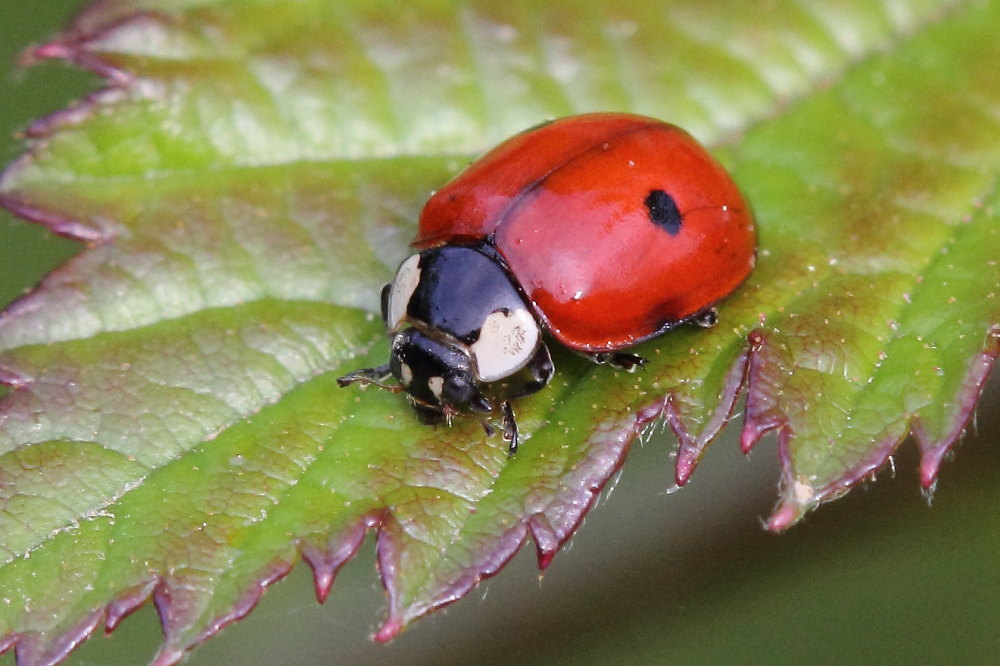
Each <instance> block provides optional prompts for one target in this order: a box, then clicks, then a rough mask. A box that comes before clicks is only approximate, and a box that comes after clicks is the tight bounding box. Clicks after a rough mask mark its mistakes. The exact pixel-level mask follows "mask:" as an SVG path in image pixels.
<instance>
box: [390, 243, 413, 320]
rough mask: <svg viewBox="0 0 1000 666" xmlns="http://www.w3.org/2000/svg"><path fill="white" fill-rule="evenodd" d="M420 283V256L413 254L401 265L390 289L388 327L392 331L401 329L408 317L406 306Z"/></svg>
mask: <svg viewBox="0 0 1000 666" xmlns="http://www.w3.org/2000/svg"><path fill="white" fill-rule="evenodd" d="M419 283H420V255H419V254H413V255H410V256H409V257H408V258H407V260H406V261H404V262H403V263H402V264H400V266H399V270H398V271H396V278H395V279H394V280H393V281H392V287H391V288H390V289H389V317H388V321H387V322H386V325H387V326H388V327H389V330H390V331H395V330H396V329H397V328H399V325H400V324H401V323H402V321H403V318H404V317H406V306H408V305H409V304H410V297H411V296H413V292H414V291H416V289H417V284H419Z"/></svg>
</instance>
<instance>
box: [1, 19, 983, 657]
mask: <svg viewBox="0 0 1000 666" xmlns="http://www.w3.org/2000/svg"><path fill="white" fill-rule="evenodd" d="M998 21H1000V7H998V6H997V5H996V3H985V4H980V3H974V2H964V3H963V2H930V1H926V2H917V1H913V2H909V3H904V4H900V3H896V2H893V3H885V4H884V5H878V4H873V3H864V2H860V1H858V2H854V3H847V4H838V5H836V6H827V5H821V4H819V3H808V4H807V3H802V4H796V3H793V2H785V3H778V4H776V5H775V6H774V7H773V9H771V10H770V11H769V13H768V15H767V20H766V21H762V20H761V17H759V16H748V15H747V14H746V13H745V10H744V9H743V8H742V7H740V6H739V5H732V4H725V3H718V4H712V3H704V2H686V3H685V2H678V3H674V4H671V5H669V6H664V5H662V3H658V2H652V1H647V2H636V3H631V4H630V5H629V6H628V7H627V8H613V7H610V6H607V5H606V4H605V3H596V2H590V3H579V2H574V3H571V2H549V3H545V4H544V6H541V5H540V4H539V3H534V2H528V1H527V0H522V1H514V2H510V1H508V2H503V3H499V2H478V3H458V2H445V1H442V0H438V1H432V0H426V1H421V2H413V3H406V4H405V5H402V6H401V5H399V4H398V3H388V2H378V3H373V2H346V1H345V2H340V3H328V2H320V1H316V2H298V3H287V2H280V1H278V0H270V1H267V0H257V1H255V2H252V3H250V2H239V3H237V2H234V1H232V0H231V1H229V2H225V1H223V0H219V1H216V2H210V1H207V0H205V1H201V2H193V1H190V2H168V1H167V0H161V1H160V2H153V1H152V0H150V1H149V2H137V1H127V0H117V1H115V2H111V1H107V2H100V3H96V4H94V5H93V6H92V7H91V8H90V9H89V10H87V11H85V12H84V13H83V14H82V15H81V16H80V17H78V19H77V20H76V21H75V23H74V24H73V26H72V27H71V28H70V30H69V31H68V32H67V33H66V34H65V35H63V36H62V37H60V38H58V39H57V40H55V41H53V42H51V43H49V44H47V45H44V46H42V47H39V48H37V49H35V51H34V52H33V54H34V56H35V57H37V58H52V57H61V58H66V59H69V60H71V61H74V62H76V63H78V64H79V65H81V66H84V67H87V68H90V69H92V70H94V71H96V72H98V73H100V74H102V75H104V76H105V77H106V78H107V80H108V87H107V88H106V89H105V90H103V91H101V92H99V93H96V94H94V95H93V96H91V97H90V98H88V99H87V100H84V101H83V102H81V103H79V104H77V105H75V106H73V107H72V108H70V109H68V110H66V111H63V112H59V113H56V114H54V115H52V116H49V117H48V118H45V119H42V120H40V121H38V122H37V123H35V124H34V125H33V126H32V127H31V128H30V129H29V132H28V134H29V137H30V139H31V147H30V151H29V152H28V153H27V154H26V155H25V156H23V157H22V158H21V159H19V160H18V161H17V162H15V163H14V164H13V165H11V166H10V167H9V168H8V170H7V171H6V172H5V174H4V176H3V178H2V180H0V200H2V203H3V204H4V206H5V207H7V208H8V209H9V210H12V211H15V212H17V213H19V214H21V215H22V216H24V217H25V218H28V219H32V220H35V221H38V222H41V223H43V224H45V225H46V226H48V227H49V228H50V229H52V230H54V231H56V232H58V233H61V234H64V235H68V236H71V237H74V238H78V239H80V240H82V241H85V242H86V243H87V244H88V246H87V248H86V249H85V250H83V251H82V252H81V253H80V254H79V255H78V256H77V257H75V258H74V259H72V260H71V261H69V262H67V263H66V264H65V265H64V266H63V267H62V268H60V269H58V270H57V271H55V272H53V273H52V274H51V275H50V276H49V277H48V278H46V280H45V281H44V282H43V283H42V284H40V285H39V286H38V288H37V289H35V290H34V291H33V292H32V293H31V294H29V295H27V296H26V297H24V298H22V299H21V300H19V301H18V302H16V303H15V304H14V305H12V306H11V307H10V308H8V310H7V311H6V312H5V313H4V315H3V316H2V318H0V373H2V378H3V379H4V380H5V381H6V382H7V383H9V384H10V385H11V386H12V387H13V388H14V390H13V391H12V392H11V393H10V394H9V395H8V396H7V397H6V398H5V399H4V400H3V402H2V403H0V470H2V473H0V479H2V483H3V488H4V493H3V494H2V495H0V501H2V502H3V507H4V511H3V512H2V515H3V516H4V518H3V519H4V521H6V524H5V525H4V527H5V529H4V530H3V532H2V534H4V539H3V542H2V544H0V545H2V550H0V553H2V554H3V564H2V566H0V598H4V599H12V600H24V602H25V603H23V604H20V603H10V604H7V605H5V606H0V635H2V636H4V637H5V639H4V642H3V645H5V646H7V647H9V646H11V645H14V644H16V646H17V654H18V658H19V661H21V662H23V663H26V664H33V663H45V662H51V661H54V660H59V659H60V658H61V657H62V656H63V655H64V654H65V653H66V652H67V651H68V650H70V649H72V647H73V646H74V645H75V644H76V643H77V642H78V641H79V640H81V639H82V638H84V637H85V636H86V635H88V634H89V633H90V632H91V631H92V630H93V629H94V628H95V627H96V626H97V625H98V624H100V623H104V624H105V625H106V626H108V627H114V626H115V625H116V624H117V623H118V622H119V621H120V620H121V619H122V617H123V616H124V615H125V614H127V613H128V612H129V611H130V610H132V609H133V608H135V607H136V606H137V605H139V604H141V603H143V602H144V601H145V600H146V599H147V598H149V597H150V596H152V598H153V599H154V601H155V603H156V605H157V608H158V610H159V611H160V614H161V617H162V620H163V627H164V632H165V642H164V645H163V648H162V650H161V653H160V655H159V657H158V661H159V662H160V663H173V662H175V661H177V660H179V659H180V658H181V657H182V655H183V653H184V652H185V651H186V650H188V649H190V647H191V646H193V645H195V644H197V643H198V642H200V641H202V640H204V639H205V638H206V637H208V636H209V635H211V634H212V633H214V632H215V631H217V630H218V628H219V627H221V626H222V625H224V624H225V623H227V622H229V621H232V620H233V619H236V618H238V617H240V616H242V615H243V614H245V613H246V612H248V611H249V610H250V609H251V608H252V606H253V604H254V603H255V601H256V599H257V598H258V597H259V595H260V593H261V591H262V590H263V588H264V587H265V586H266V585H267V584H269V583H270V582H271V581H273V580H274V579H275V578H277V577H279V576H281V575H283V574H284V573H285V572H286V571H287V570H288V569H289V568H290V567H291V566H293V564H294V563H295V562H296V560H297V558H298V555H299V553H301V554H302V555H303V557H304V558H305V559H306V560H307V561H308V562H309V563H310V564H311V565H312V567H313V569H314V572H315V577H316V589H317V593H318V595H319V596H320V598H324V597H325V596H326V594H327V592H328V591H329V589H330V585H331V584H332V582H333V578H334V576H335V574H336V572H337V570H338V569H339V567H340V566H341V565H342V564H343V563H344V562H345V561H346V560H347V559H348V558H350V556H351V555H352V554H353V553H354V551H355V550H356V549H357V548H358V547H359V545H360V543H361V540H362V538H363V536H364V534H365V533H366V531H367V530H369V529H375V530H377V534H378V537H377V543H378V553H379V566H380V571H381V574H382V578H383V581H384V583H385V586H386V589H387V594H388V602H389V612H388V617H387V619H386V621H385V623H384V624H383V626H382V628H381V629H380V630H379V632H378V634H377V638H379V639H381V640H387V639H389V638H391V637H393V636H394V635H395V634H397V633H398V632H399V631H400V630H401V629H402V628H403V627H404V626H405V625H406V624H407V623H408V622H410V621H411V620H412V619H414V618H416V617H419V616H421V615H423V614H425V613H427V612H429V611H431V610H433V609H434V608H436V607H438V606H441V605H443V604H446V603H448V602H450V601H453V600H455V599H457V598H458V597H460V596H462V595H463V594H465V593H466V592H468V591H469V590H470V589H471V588H472V587H473V586H474V585H475V584H476V583H477V582H478V581H479V580H480V579H481V578H482V577H484V576H489V575H492V574H495V573H496V572H497V571H499V569H500V568H501V567H502V566H503V565H504V563H505V562H506V561H507V560H508V559H509V558H510V557H511V556H512V555H513V554H514V552H516V550H517V549H518V548H519V547H520V545H521V544H522V543H523V541H524V540H525V539H526V537H527V536H528V535H529V534H530V535H531V537H532V538H533V540H534V541H535V543H536V546H537V549H538V552H539V562H540V564H541V565H542V566H543V567H544V566H545V565H546V564H548V562H549V561H550V560H551V558H552V556H553V555H554V553H555V552H556V551H557V549H558V548H559V546H560V545H561V544H562V543H564V542H565V541H566V540H567V539H568V538H569V536H570V535H571V534H572V533H573V531H574V530H575V528H576V526H577V525H578V524H579V522H580V521H581V520H582V518H583V516H584V514H585V513H586V511H587V509H588V508H589V506H590V504H591V503H592V502H593V500H594V497H595V495H596V493H597V491H598V490H599V489H600V488H601V487H602V485H603V484H604V483H605V482H606V481H607V479H608V477H609V476H610V475H611V473H612V472H613V471H614V470H615V469H617V468H618V467H619V466H620V465H621V463H622V460H623V457H624V454H625V452H626V451H627V448H628V446H629V444H630V442H631V441H632V440H633V439H634V438H635V437H636V436H637V435H638V434H640V433H642V432H645V431H647V430H648V429H650V428H652V427H655V426H656V425H657V424H661V423H666V424H668V425H669V426H670V427H671V428H672V429H673V430H674V431H675V432H676V433H677V434H678V436H679V437H680V440H681V445H680V450H679V451H678V458H677V469H676V477H677V480H678V482H679V483H684V482H685V481H687V479H688V478H689V477H690V475H691V473H692V472H693V469H694V467H695V465H696V464H697V461H698V460H699V459H700V457H701V455H702V452H703V450H704V447H705V446H706V445H707V444H708V442H709V441H710V440H711V439H712V438H713V437H714V436H715V435H716V434H717V433H718V432H719V430H720V429H721V428H722V426H723V425H724V424H725V422H726V421H727V420H728V418H729V416H730V412H731V411H732V410H733V407H734V405H735V404H736V401H737V398H738V396H739V393H740V389H741V387H742V386H743V384H744V381H743V380H744V379H746V383H747V384H748V393H747V399H746V400H747V403H746V416H745V419H744V426H743V428H744V429H743V437H742V440H743V445H744V448H745V449H747V450H748V449H749V448H750V447H751V446H752V445H753V444H754V442H755V441H757V439H758V438H759V437H760V436H761V435H762V434H763V433H764V432H766V431H768V430H771V429H777V430H778V437H779V444H780V447H779V450H780V453H781V457H782V461H783V464H784V478H783V491H782V504H781V505H780V507H779V509H778V510H777V512H776V513H775V515H774V517H773V518H772V519H771V521H770V523H769V525H770V527H771V528H772V529H783V528H784V527H787V526H788V525H790V524H791V523H792V522H794V521H795V520H796V519H798V518H799V517H800V516H801V515H802V514H803V513H804V512H805V511H806V510H808V509H810V508H812V507H813V506H815V505H816V504H818V503H819V502H821V501H823V500H826V499H830V498H833V497H836V496H838V495H840V494H842V493H843V492H845V491H846V490H847V489H848V488H849V487H851V486H852V485H853V484H855V483H857V482H858V481H859V480H860V479H862V478H864V477H866V476H868V475H869V474H870V473H872V472H873V471H875V470H877V469H878V468H880V467H881V466H882V465H883V464H884V463H885V461H886V460H887V458H888V456H889V455H890V454H891V453H892V452H893V450H894V449H895V447H896V446H897V445H898V444H899V443H900V441H902V439H903V438H904V437H905V436H906V435H907V434H908V433H909V432H911V431H912V432H913V433H914V434H915V436H916V438H917V442H918V444H919V445H920V447H921V449H922V452H923V466H922V481H923V483H924V484H925V486H928V487H929V486H931V485H932V484H933V482H934V479H935V478H936V474H937V469H938V465H939V463H940V460H941V457H942V455H943V454H944V453H945V451H947V450H948V448H949V447H950V446H951V445H952V444H953V443H954V441H955V440H956V439H957V438H958V436H959V435H960V433H961V430H962V429H963V427H964V426H965V424H966V422H967V421H968V418H969V416H970V414H971V413H972V409H973V407H974V404H975V401H976V399H977V397H978V394H979V391H980V388H981V386H982V383H983V381H984V380H985V376H986V373H987V372H988V370H989V368H990V366H991V365H992V362H993V359H995V357H996V355H997V347H998V339H1000V302H998V301H1000V298H998V297H997V293H998V292H1000V268H998V266H997V255H998V253H997V250H996V248H997V247H1000V225H998V224H997V214H996V210H997V175H996V174H997V173H998V172H1000V169H998V166H1000V150H998V144H997V142H996V140H995V138H994V137H995V136H996V135H997V130H998V128H997V124H998V120H997V119H998V118H1000V114H997V113H996V109H997V108H1000V82H998V81H997V78H996V76H995V72H994V71H993V69H994V68H993V65H992V63H995V62H996V61H997V60H998V58H1000V43H998V42H997V40H996V39H995V37H994V36H993V34H992V26H993V25H996V24H997V22H998ZM609 109H614V110H630V111H637V112H641V113H646V114H649V115H654V116H657V117H661V118H664V119H667V120H670V121H671V122H675V123H677V124H680V125H682V126H684V127H686V128H688V129H689V130H690V131H692V132H693V133H694V134H695V135H696V136H698V137H699V138H700V139H702V140H703V141H705V142H707V143H708V144H710V145H712V146H714V147H715V148H716V149H717V150H718V151H719V152H720V154H721V156H722V157H723V159H724V160H725V161H726V162H727V163H728V164H729V165H730V166H731V167H732V169H733V172H734V174H735V176H736V177H737V179H738V181H739V183H740V184H741V186H742V187H743V188H744V190H745V192H746V194H747V196H748V198H749V200H750V201H751V202H752V203H753V205H754V208H755V211H756V215H757V218H758V223H759V231H760V257H759V259H760V260H759V264H758V268H757V271H756V272H755V274H754V275H753V277H752V278H751V280H750V282H749V283H748V284H747V285H745V286H744V288H742V289H741V290H740V291H739V292H738V293H737V294H735V295H734V296H733V297H732V298H730V299H728V300H727V301H726V302H725V303H724V304H723V305H722V308H721V315H722V317H721V320H720V323H719V325H717V326H716V327H715V328H714V329H711V330H709V331H700V330H698V331H696V330H678V331H676V332H674V333H672V334H670V335H668V336H665V337H663V338H661V339H658V340H655V341H652V342H650V343H647V344H645V345H643V346H642V347H641V348H639V350H638V351H639V353H641V354H643V355H645V356H647V357H648V358H649V359H650V361H651V362H650V364H649V367H648V369H647V371H646V372H644V373H641V374H640V375H627V374H622V373H615V372H613V371H610V370H608V369H606V368H598V367H593V366H591V365H589V364H588V363H586V362H585V361H583V360H581V359H577V358H575V357H573V356H572V355H569V354H567V353H564V352H556V356H555V359H556V364H557V367H558V372H557V377H556V380H555V381H554V382H553V384H552V385H551V386H550V387H549V388H548V389H546V390H545V391H543V392H541V393H539V394H538V395H536V396H533V397H532V398H530V399H525V400H522V401H519V402H518V404H517V409H518V417H519V423H520V424H521V429H522V432H523V435H524V437H525V440H526V441H525V442H524V444H523V447H522V450H521V452H520V453H519V454H518V456H517V457H516V458H514V459H513V460H508V459H507V457H506V454H505V448H504V444H503V442H501V441H499V438H487V437H485V436H484V435H483V433H482V429H481V427H480V426H479V424H478V423H477V422H476V421H475V420H473V419H458V420H456V421H455V423H454V424H453V425H452V426H451V427H450V428H449V427H438V428H430V427H426V426H422V425H420V424H419V423H417V421H416V419H415V418H414V416H413V415H412V414H411V413H410V410H408V409H407V408H406V406H405V401H403V400H402V398H400V396H394V395H390V394H387V393H383V392H377V391H374V390H370V391H366V392H364V393H361V392H359V391H356V390H340V389H338V388H337V387H336V384H335V378H336V377H337V376H339V375H341V374H343V373H345V372H347V371H349V370H352V369H355V368H357V367H361V366H364V365H372V364H378V363H380V362H382V361H383V360H384V359H385V358H386V355H387V353H388V350H387V345H386V343H385V340H384V336H383V335H382V333H381V331H380V326H379V323H378V322H377V320H376V318H375V317H374V316H373V315H372V314H371V311H372V310H373V309H374V307H375V304H376V303H377V291H378V289H379V287H380V286H381V284H382V283H383V282H384V281H385V280H386V279H387V278H388V276H389V275H391V272H392V270H393V268H394V267H395V265H396V263H397V262H398V261H399V260H400V259H401V258H402V257H403V256H405V253H406V244H407V241H408V239H409V238H410V237H411V235H412V233H413V230H414V223H415V219H416V217H417V215H418V213H419V210H420V206H421V204H422V202H423V200H424V199H425V198H426V196H427V194H428V192H430V191H431V190H433V189H435V188H437V187H439V186H440V185H441V184H442V183H444V182H445V181H446V180H447V179H448V178H449V177H450V176H452V175H453V174H455V173H457V172H458V171H459V170H460V169H461V168H462V166H463V165H464V164H466V163H467V162H468V161H469V160H470V159H473V158H474V157H475V156H476V155H478V154H479V153H481V152H482V151H483V150H485V149H487V148H489V147H490V146H491V145H492V144H494V143H496V142H497V141H499V140H501V139H503V138H504V137H506V136H508V135H510V134H512V133H514V132H516V131H519V130H521V129H524V128H525V127H528V126H531V125H533V124H536V123H537V122H538V121H539V120H541V119H543V118H545V117H551V116H557V115H565V114H569V113H576V112H584V111H589V110H609ZM748 340H749V343H748Z"/></svg>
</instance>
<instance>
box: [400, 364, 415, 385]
mask: <svg viewBox="0 0 1000 666" xmlns="http://www.w3.org/2000/svg"><path fill="white" fill-rule="evenodd" d="M399 381H401V382H402V383H403V386H409V385H410V382H412V381H413V370H411V369H410V366H408V365H406V364H405V363H400V364H399Z"/></svg>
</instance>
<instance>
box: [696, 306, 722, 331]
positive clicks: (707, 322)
mask: <svg viewBox="0 0 1000 666" xmlns="http://www.w3.org/2000/svg"><path fill="white" fill-rule="evenodd" d="M691 321H693V322H694V323H696V324H697V325H698V326H701V327H702V328H712V327H713V326H715V323H716V322H717V321H719V311H718V310H716V309H715V308H708V309H707V310H702V311H701V312H699V313H698V314H696V315H695V316H694V317H692V318H691Z"/></svg>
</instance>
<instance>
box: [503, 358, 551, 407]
mask: <svg viewBox="0 0 1000 666" xmlns="http://www.w3.org/2000/svg"><path fill="white" fill-rule="evenodd" d="M555 369H556V368H555V365H553V364H552V356H551V355H550V354H549V348H548V347H546V346H545V345H540V346H539V347H538V351H537V352H535V355H534V356H532V357H531V360H530V361H528V365H526V366H525V367H524V370H526V371H527V372H528V374H529V376H530V379H528V381H525V382H524V383H522V384H521V385H519V386H517V388H516V389H514V390H512V391H511V392H510V393H508V394H507V398H508V399H509V400H513V399H514V398H523V397H524V396H526V395H531V394H532V393H537V392H538V391H541V390H542V389H543V388H545V385H546V384H548V383H549V380H550V379H552V374H553V373H554V372H555ZM518 376H519V377H523V376H524V375H518Z"/></svg>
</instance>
